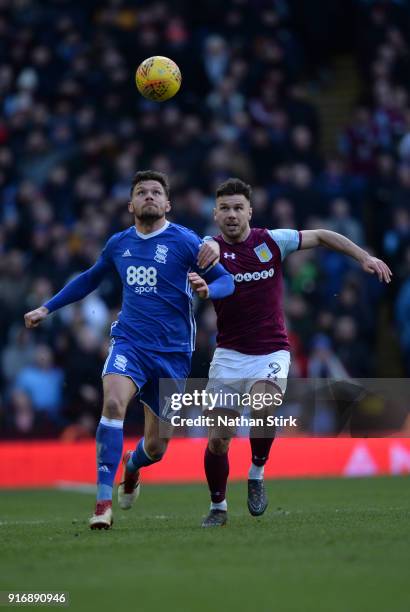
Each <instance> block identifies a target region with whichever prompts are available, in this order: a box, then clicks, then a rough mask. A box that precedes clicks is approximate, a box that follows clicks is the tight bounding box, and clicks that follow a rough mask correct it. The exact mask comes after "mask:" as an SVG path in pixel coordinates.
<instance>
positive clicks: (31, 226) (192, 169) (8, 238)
mask: <svg viewBox="0 0 410 612" xmlns="http://www.w3.org/2000/svg"><path fill="white" fill-rule="evenodd" d="M307 4H309V5H310V10H307V8H306V5H307ZM301 5H304V6H301ZM347 31H348V32H349V35H348V36H345V33H346V32H347ZM409 33H410V9H409V5H408V3H407V2H405V1H400V0H389V1H388V0H385V1H372V0H361V1H360V0H351V1H349V2H345V1H342V0H330V1H329V2H327V3H326V5H325V6H323V2H319V1H317V0H312V2H310V3H300V2H297V1H296V0H226V1H225V2H224V3H223V5H222V3H220V2H219V1H217V0H206V1H205V0H196V2H195V3H192V4H191V3H189V2H186V1H183V0H179V1H178V0H175V1H170V2H161V1H155V0H154V1H150V2H147V1H142V0H141V1H137V2H136V1H132V2H131V1H127V0H105V1H104V2H101V1H97V0H94V1H92V0H87V2H84V3H80V2H72V1H68V0H50V1H49V2H39V1H37V2H36V1H35V0H0V184H1V190H0V223H1V225H0V251H1V258H0V313H1V314H0V316H1V320H2V325H1V330H0V335H1V350H0V389H1V404H0V436H1V437H9V438H13V437H17V438H24V437H27V438H30V437H32V436H53V435H59V436H61V437H62V438H63V439H66V440H71V439H80V438H81V437H87V436H89V435H91V434H93V432H94V429H95V423H96V420H97V418H98V417H99V414H100V411H101V382H100V373H101V369H102V365H103V363H104V359H105V356H106V353H107V348H108V337H107V336H108V330H109V325H110V323H111V321H112V320H114V319H115V318H116V314H117V312H118V310H119V305H120V301H121V287H120V284H119V282H118V279H116V278H114V277H113V278H107V280H106V281H104V282H103V284H102V285H101V287H100V288H99V289H98V290H97V291H96V292H95V293H93V294H91V295H90V296H88V297H87V298H86V299H84V300H83V301H81V302H79V303H77V304H73V305H71V306H69V307H67V308H65V309H63V310H61V311H59V312H58V313H56V314H55V315H53V316H52V317H50V318H49V320H47V321H46V322H45V323H44V324H43V325H42V326H41V327H39V328H38V329H36V330H30V331H28V330H25V329H24V326H23V314H24V313H25V312H26V311H28V310H31V309H33V308H36V307H38V306H39V305H41V304H42V303H44V301H45V300H46V299H48V298H49V297H50V296H51V295H53V294H54V293H55V292H56V291H58V290H59V289H61V287H62V286H63V285H64V284H65V283H66V282H67V281H68V280H69V279H70V278H72V277H73V276H74V275H76V274H77V273H79V272H81V271H83V270H84V269H86V268H88V267H89V266H90V265H92V264H93V263H94V261H95V260H96V258H97V257H98V255H99V253H100V250H101V248H102V246H103V244H104V242H105V240H106V239H107V237H108V236H110V235H111V234H112V233H114V232H118V231H121V230H123V229H125V228H126V227H128V226H129V225H130V224H131V223H132V219H131V217H130V215H129V213H128V212H127V207H126V202H127V199H128V196H129V186H130V182H131V179H132V176H133V174H134V173H135V171H136V170H138V169H146V168H153V169H156V170H160V171H162V172H165V173H167V174H168V175H169V176H170V178H171V184H172V205H173V209H172V213H171V220H173V221H175V222H177V223H181V224H183V225H186V226H188V227H190V228H192V229H194V230H195V231H196V232H198V233H199V234H200V235H205V234H214V233H215V232H216V228H215V227H214V225H213V223H212V208H213V202H214V192H215V187H216V185H217V184H218V183H219V182H221V181H223V180H224V179H226V178H228V177H229V176H238V177H240V178H242V179H243V180H245V181H248V182H250V183H251V184H252V186H253V210H254V216H253V225H254V226H262V227H268V228H281V227H285V228H297V229H309V228H317V227H325V228H328V229H332V230H335V231H338V232H340V233H342V234H344V235H345V236H347V237H348V238H351V239H352V240H354V241H355V242H356V243H358V244H359V245H361V246H363V247H365V248H367V249H368V250H370V251H371V252H373V253H375V254H377V255H378V256H379V257H382V258H385V259H386V261H387V262H388V264H389V265H390V266H391V267H392V269H393V272H394V282H393V283H392V286H391V287H389V288H385V287H383V286H382V285H380V284H379V283H378V281H377V280H376V279H375V278H374V277H370V276H368V275H366V274H365V273H364V272H362V271H361V269H360V267H359V266H358V265H357V264H356V263H355V262H353V261H351V260H349V259H347V258H345V257H343V256H341V255H339V254H337V253H333V252H328V251H323V252H322V250H317V251H303V252H300V253H298V254H294V255H292V256H291V257H290V258H289V259H288V260H287V263H286V269H285V273H286V298H285V309H286V317H287V323H288V329H289V334H290V339H291V344H292V347H293V363H292V370H291V375H293V376H313V377H335V378H342V377H345V376H351V377H371V376H383V375H395V376H403V375H409V374H410V100H409V86H410V80H409V75H410V66H409V62H410V55H409V43H410V34H409ZM338 46H339V47H340V48H339V49H338ZM343 47H344V48H343ZM340 50H342V51H343V52H349V53H351V54H352V53H353V54H354V55H355V57H356V60H357V69H358V71H359V72H360V75H361V80H362V95H361V97H360V99H359V100H357V106H356V107H355V109H354V110H353V112H352V119H351V122H350V124H349V125H347V126H340V134H339V135H336V140H337V143H336V142H335V152H334V154H333V155H331V156H327V157H325V156H324V155H323V153H322V150H321V147H320V143H321V140H320V138H321V120H320V116H319V114H318V111H317V109H316V108H315V106H314V105H313V104H312V102H311V101H310V95H309V88H312V87H313V88H320V87H321V86H325V85H323V84H322V83H321V78H322V77H321V74H322V72H321V71H323V72H325V71H326V70H328V69H329V66H328V64H327V57H328V56H330V55H331V54H332V53H334V52H337V51H340ZM152 55H165V56H169V57H171V58H172V59H174V61H176V62H177V63H178V64H179V66H180V68H181V71H182V74H183V85H182V89H181V92H180V93H179V94H178V95H177V96H176V98H175V99H173V100H171V101H169V102H167V103H165V104H156V103H152V102H149V101H147V100H145V99H143V98H142V97H140V96H139V95H138V93H137V91H136V88H135V85H134V72H135V68H136V66H137V65H138V64H139V63H140V62H141V61H142V60H143V59H145V58H146V57H149V56H152ZM196 308H197V321H198V338H197V350H196V352H195V354H194V359H193V368H192V376H195V377H206V375H207V369H208V364H209V360H210V357H211V355H212V351H213V349H214V346H215V315H214V313H213V308H212V305H211V304H209V303H201V304H199V303H198V304H197V305H196ZM386 326H387V328H388V333H386V331H385V329H384V328H385V327H386ZM386 341H388V342H390V343H392V344H393V345H397V347H398V348H397V353H398V358H397V360H396V361H395V362H394V364H393V371H392V365H391V363H390V361H391V360H390V357H389V355H390V354H391V351H390V348H389V347H384V346H383V342H386ZM129 414H130V417H129V419H130V423H131V426H134V425H135V427H137V425H138V417H136V416H135V414H137V411H132V410H131V411H129Z"/></svg>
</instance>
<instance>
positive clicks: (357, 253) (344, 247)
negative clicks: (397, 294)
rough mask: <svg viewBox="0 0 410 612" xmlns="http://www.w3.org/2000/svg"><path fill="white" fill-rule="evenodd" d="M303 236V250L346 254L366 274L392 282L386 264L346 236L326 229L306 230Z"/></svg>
mask: <svg viewBox="0 0 410 612" xmlns="http://www.w3.org/2000/svg"><path fill="white" fill-rule="evenodd" d="M301 234H302V242H301V247H300V248H301V249H311V248H313V247H317V246H322V247H326V248H328V249H331V250H333V251H338V252H339V253H344V255H348V256H350V257H352V258H353V259H356V261H358V262H359V263H360V265H361V266H362V268H363V270H364V271H365V272H368V273H369V274H377V276H378V278H379V280H380V281H384V282H386V283H389V282H390V280H391V276H392V272H391V270H390V268H389V267H388V266H387V265H386V264H385V262H384V261H382V260H381V259H377V257H372V255H370V253H368V252H367V251H365V250H364V249H362V248H361V247H359V245H357V244H355V243H354V242H352V241H351V240H349V238H346V236H342V234H338V233H337V232H332V231H330V230H325V229H317V230H305V231H303V232H301Z"/></svg>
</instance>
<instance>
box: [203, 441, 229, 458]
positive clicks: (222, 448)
mask: <svg viewBox="0 0 410 612" xmlns="http://www.w3.org/2000/svg"><path fill="white" fill-rule="evenodd" d="M230 442H231V440H230V439H229V438H211V439H210V440H209V442H208V446H209V450H210V451H211V453H213V454H214V455H226V453H227V452H228V450H229V444H230Z"/></svg>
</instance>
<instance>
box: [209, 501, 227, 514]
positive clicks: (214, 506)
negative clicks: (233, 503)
mask: <svg viewBox="0 0 410 612" xmlns="http://www.w3.org/2000/svg"><path fill="white" fill-rule="evenodd" d="M211 510H223V511H224V512H226V511H227V510H228V504H227V503H226V499H224V500H223V501H221V502H218V503H215V502H211Z"/></svg>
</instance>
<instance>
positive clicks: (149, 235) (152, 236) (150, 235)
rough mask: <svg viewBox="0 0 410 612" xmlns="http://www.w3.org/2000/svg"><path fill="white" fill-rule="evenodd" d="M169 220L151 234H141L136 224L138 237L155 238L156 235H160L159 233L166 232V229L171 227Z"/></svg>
mask: <svg viewBox="0 0 410 612" xmlns="http://www.w3.org/2000/svg"><path fill="white" fill-rule="evenodd" d="M169 225H170V223H169V221H165V224H164V225H163V226H162V227H160V228H159V230H156V231H155V232H151V233H150V234H141V232H139V231H138V230H137V228H136V227H135V225H134V229H135V233H136V234H137V236H138V238H142V239H143V240H147V238H154V237H155V236H159V234H162V232H165V230H166V229H168V228H169Z"/></svg>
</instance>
